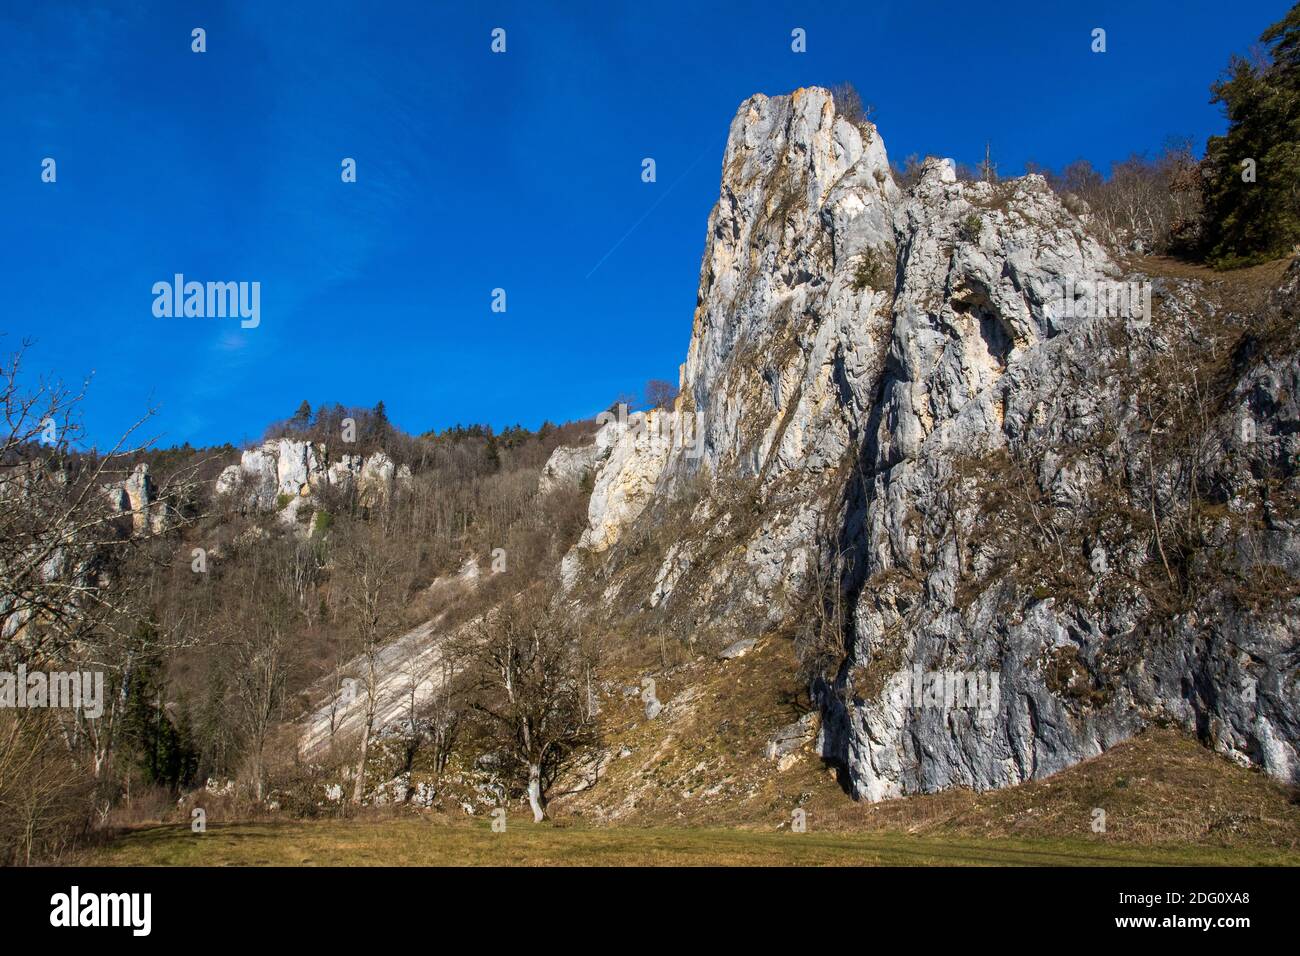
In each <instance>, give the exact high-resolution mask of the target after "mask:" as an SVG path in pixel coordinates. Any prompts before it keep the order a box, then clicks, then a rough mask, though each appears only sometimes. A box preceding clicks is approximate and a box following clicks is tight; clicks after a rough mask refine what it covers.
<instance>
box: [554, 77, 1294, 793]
mask: <svg viewBox="0 0 1300 956" xmlns="http://www.w3.org/2000/svg"><path fill="white" fill-rule="evenodd" d="M1071 208H1077V209H1078V214H1076V212H1072V211H1071V209H1070V208H1067V207H1066V206H1065V205H1064V204H1063V203H1062V202H1061V200H1060V199H1059V198H1058V197H1057V196H1056V195H1055V194H1054V193H1053V191H1052V190H1051V189H1049V187H1048V186H1047V184H1046V183H1045V182H1044V180H1043V179H1041V178H1040V177H1036V176H1026V177H1024V178H1021V179H1015V180H1009V181H1003V182H997V183H987V182H982V183H969V182H959V181H958V180H957V177H956V176H955V174H954V169H953V166H952V164H951V163H949V162H946V161H940V160H928V161H927V162H926V164H925V166H924V169H923V172H922V175H921V177H920V180H919V182H917V183H915V184H914V185H912V186H911V187H910V188H908V189H906V190H904V189H902V188H900V186H898V185H897V184H896V182H895V179H894V176H893V175H892V174H891V171H890V168H889V162H888V159H887V156H886V153H885V147H884V143H883V142H882V140H881V137H880V134H879V133H878V131H877V130H876V129H875V127H874V126H872V125H871V124H870V123H868V122H865V121H858V122H855V121H852V120H851V119H849V118H847V117H846V116H843V115H840V114H839V113H838V112H837V110H836V105H835V102H834V99H833V97H832V96H831V94H830V93H828V92H827V91H825V90H821V89H802V90H797V91H796V92H795V93H793V94H792V95H790V96H778V97H767V96H761V95H760V96H755V97H752V98H751V99H749V100H747V101H746V102H745V103H744V104H742V105H741V107H740V110H739V112H738V113H737V115H736V117H735V119H734V120H733V122H732V126H731V132H730V136H729V138H728V142H727V147H726V152H725V155H724V159H723V175H722V184H721V189H720V194H719V198H718V201H717V204H716V205H715V207H714V209H713V212H712V214H711V215H710V217H709V228H708V238H707V241H706V246H705V251H704V258H703V264H702V268H701V275H700V287H699V294H698V305H697V308H696V312H695V319H694V328H693V331H692V336H691V341H690V346H689V349H688V352H687V358H686V362H685V364H684V365H683V367H682V371H681V392H680V396H679V398H678V400H677V404H676V406H675V408H674V409H673V410H671V411H670V412H668V411H658V412H651V413H647V414H645V415H644V416H640V417H635V418H633V419H630V420H628V421H627V422H611V423H610V424H607V425H606V426H605V428H604V429H603V430H602V433H601V437H600V444H601V449H602V450H601V451H600V453H599V454H595V453H593V454H592V455H591V458H590V462H591V463H593V464H594V467H595V469H596V471H595V477H594V490H593V492H592V495H591V500H590V505H589V514H588V518H589V522H588V524H589V526H588V529H587V531H586V533H585V534H584V535H583V538H582V541H581V543H580V544H579V546H578V547H577V548H576V549H575V550H574V552H573V553H571V554H570V555H569V557H568V558H567V559H566V562H565V580H566V582H567V584H568V586H569V587H570V589H574V588H577V589H578V591H581V589H582V587H583V584H584V582H586V581H589V580H599V582H600V588H601V591H600V592H599V595H600V597H599V600H601V601H605V602H615V601H623V602H625V603H628V602H630V603H632V604H634V605H636V606H639V607H641V608H643V609H644V608H656V609H659V610H660V611H663V612H665V613H671V614H674V615H676V616H677V617H678V619H680V620H681V621H683V622H684V623H685V626H686V627H688V628H690V627H699V626H702V625H705V624H709V625H717V624H719V623H725V624H726V625H728V626H730V627H732V628H742V629H744V628H753V629H768V628H782V627H789V628H793V627H795V626H796V624H798V625H799V626H802V625H803V623H804V622H806V620H807V618H808V615H809V614H813V616H814V617H817V616H818V614H817V613H816V612H817V611H819V610H820V611H821V612H823V613H821V614H820V619H822V620H823V621H824V620H830V621H833V622H836V623H835V624H834V625H833V629H834V632H833V633H832V634H831V635H829V638H830V640H829V642H828V641H827V637H828V636H827V634H826V627H825V625H824V624H823V625H822V626H821V627H820V628H819V629H818V631H817V633H816V634H815V635H814V636H813V638H812V640H813V641H814V643H815V642H817V641H821V642H822V643H823V644H826V643H829V646H830V649H831V652H830V653H829V654H828V653H825V648H823V653H822V654H821V655H820V656H819V655H817V654H811V655H810V657H811V658H812V659H813V662H814V666H813V667H812V669H811V673H810V680H811V684H812V693H813V695H814V698H815V700H816V702H817V704H818V705H819V707H820V708H821V710H822V712H823V718H824V719H823V721H822V730H821V737H820V747H821V749H822V752H823V754H824V756H825V757H826V758H827V759H829V760H832V761H834V762H837V763H839V764H842V765H843V766H844V767H845V768H846V770H847V774H848V778H849V780H850V783H851V786H852V789H853V790H854V792H855V793H856V794H857V795H858V796H860V797H863V798H866V799H872V800H875V799H882V798H886V797H891V796H897V795H901V794H906V793H914V792H923V791H932V790H938V789H943V788H946V787H953V786H965V787H973V788H977V789H987V788H994V787H1001V786H1006V785H1009V784H1013V783H1017V782H1020V781H1023V780H1027V779H1032V778H1037V777H1042V776H1045V775H1047V774H1050V773H1052V772H1055V771H1057V770H1060V769H1062V768H1064V767H1067V766H1069V765H1070V764H1072V763H1075V762H1077V761H1078V760H1080V759H1082V758H1084V757H1087V756H1091V755H1095V754H1097V753H1100V752H1101V751H1102V750H1104V749H1106V748H1108V747H1110V746H1112V745H1113V744H1115V743H1117V742H1118V741H1121V740H1124V739H1126V738H1127V737H1129V736H1131V735H1132V734H1133V733H1135V732H1136V731H1137V730H1138V729H1140V728H1141V727H1143V726H1145V725H1147V724H1150V723H1157V722H1168V723H1174V724H1178V725H1181V726H1184V727H1186V728H1188V729H1189V730H1192V731H1194V732H1195V733H1197V734H1198V735H1199V736H1200V738H1201V739H1202V740H1203V741H1205V742H1206V743H1207V744H1209V745H1211V746H1213V747H1214V748H1215V749H1216V750H1218V751H1220V752H1222V753H1225V754H1228V755H1230V756H1232V757H1234V758H1235V759H1238V760H1240V761H1242V762H1251V763H1254V764H1257V765H1259V766H1261V767H1263V768H1265V769H1266V770H1267V771H1268V772H1269V773H1270V774H1272V775H1274V776H1275V777H1278V778H1280V779H1283V780H1287V781H1291V782H1300V756H1298V750H1300V706H1298V702H1300V643H1298V638H1297V635H1298V634H1300V629H1298V627H1297V625H1300V600H1298V599H1297V589H1296V586H1295V583H1296V577H1297V575H1298V574H1300V538H1298V537H1297V531H1298V530H1300V524H1297V508H1296V503H1297V500H1298V499H1297V494H1296V492H1297V451H1298V449H1297V441H1298V440H1297V437H1296V436H1297V434H1300V430H1298V429H1297V425H1298V424H1300V421H1298V419H1300V408H1298V407H1297V395H1300V391H1297V387H1298V386H1300V343H1298V342H1297V341H1296V336H1295V334H1294V331H1293V330H1294V329H1295V326H1296V321H1295V318H1296V317H1295V311H1296V299H1297V294H1298V292H1297V287H1298V286H1300V267H1297V266H1295V265H1293V266H1292V268H1291V270H1290V272H1289V273H1288V275H1287V277H1286V279H1285V281H1284V282H1283V283H1282V286H1281V288H1279V289H1277V290H1276V291H1275V292H1274V294H1273V295H1272V297H1271V298H1270V299H1269V303H1268V305H1267V306H1266V307H1264V308H1262V309H1260V310H1259V311H1258V312H1256V313H1253V314H1241V313H1238V312H1236V311H1234V309H1233V303H1231V302H1227V303H1225V302H1221V301H1218V302H1216V301H1214V299H1213V296H1212V295H1211V294H1210V290H1209V289H1208V288H1207V286H1206V284H1205V283H1203V282H1201V281H1199V280H1194V279H1175V278H1159V277H1154V276H1148V275H1144V274H1141V273H1140V272H1134V271H1133V270H1132V269H1130V268H1127V267H1124V266H1122V265H1121V264H1119V263H1117V262H1115V261H1113V260H1112V258H1111V257H1110V256H1109V255H1108V253H1107V252H1106V250H1105V249H1103V248H1102V246H1101V245H1099V244H1098V242H1097V241H1095V240H1094V239H1093V238H1092V237H1091V236H1090V234H1089V231H1088V228H1087V219H1086V216H1087V213H1086V209H1083V208H1081V207H1075V206H1074V205H1073V204H1071ZM1081 216H1082V218H1081ZM1119 280H1122V282H1123V285H1120V284H1118V282H1119ZM1129 283H1135V285H1131V286H1130V285H1129ZM1116 288H1118V289H1120V290H1121V291H1122V292H1123V298H1122V299H1119V298H1117V297H1116V296H1115V295H1112V294H1110V293H1109V292H1107V291H1106V290H1112V289H1116ZM1130 290H1131V291H1132V292H1133V295H1131V296H1130V295H1129V292H1130ZM1144 297H1145V298H1144ZM1117 303H1118V307H1117ZM585 462H586V460H585V459H584V463H585ZM674 502H676V503H678V504H679V505H680V504H681V503H683V502H684V503H685V506H686V507H687V508H688V509H689V510H688V512H687V514H688V516H689V518H688V520H682V519H681V518H679V519H678V520H679V521H680V522H681V523H680V524H679V525H677V526H675V527H676V528H677V533H676V534H675V536H674V539H673V541H672V543H671V544H670V545H669V546H667V547H666V548H665V549H664V551H663V553H662V554H661V555H659V556H658V558H657V559H656V560H657V561H658V568H657V571H656V573H655V574H654V575H653V581H654V583H653V585H652V586H650V587H647V586H646V585H645V583H644V578H642V577H636V576H633V575H631V574H630V573H623V572H622V571H621V569H622V568H624V567H625V564H621V563H620V557H619V550H620V542H621V541H624V540H626V539H627V537H628V535H629V534H630V532H631V531H632V529H635V528H638V527H642V526H646V525H647V524H653V523H654V522H662V521H664V520H666V516H667V515H668V514H669V509H670V508H671V507H672V505H673V503H674ZM827 581H829V582H830V586H829V587H828V586H827V584H826V582H827ZM638 589H639V590H638ZM634 591H635V593H633V592H634ZM585 599H588V600H590V599H592V598H591V597H590V592H588V596H587V597H586V598H585ZM828 607H829V608H832V609H833V610H834V611H835V613H829V614H828V613H825V612H826V610H827V608H828ZM841 612H842V613H841ZM805 639H807V638H806V637H805ZM935 672H938V673H955V674H964V675H971V674H974V675H984V676H985V677H986V678H987V677H988V676H990V675H995V680H994V681H993V686H994V687H995V688H996V694H995V695H994V697H993V700H992V705H991V707H989V708H986V710H985V712H983V713H981V712H978V711H977V710H976V709H972V708H963V707H961V706H953V705H952V704H951V703H949V704H948V705H946V706H945V705H944V704H943V702H942V700H939V701H938V702H937V703H936V704H935V706H928V705H927V702H926V701H918V700H917V699H915V695H913V696H911V697H909V696H907V695H906V694H900V693H898V688H899V687H900V686H911V684H910V683H908V681H904V682H903V684H902V685H900V680H899V678H900V675H901V676H907V675H913V674H916V675H918V681H917V685H918V687H919V684H920V680H919V675H924V674H930V673H935ZM985 686H986V687H987V686H988V685H987V684H986V685H985ZM940 696H942V695H940Z"/></svg>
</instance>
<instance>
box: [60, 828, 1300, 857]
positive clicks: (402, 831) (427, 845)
mask: <svg viewBox="0 0 1300 956" xmlns="http://www.w3.org/2000/svg"><path fill="white" fill-rule="evenodd" d="M812 826H813V824H812V823H811V820H810V828H811V827H812ZM83 862H85V863H87V864H92V865H97V866H665V865H673V866H1136V865H1193V866H1196V865H1229V866H1231V865H1241V866H1259V865H1296V864H1298V863H1300V855H1298V854H1294V853H1282V852H1278V851H1269V850H1255V849H1249V850H1242V849H1237V850H1223V849H1215V848H1205V847H1159V848H1150V847H1140V848H1139V847H1127V846H1122V845H1114V844H1105V843H1101V842H1090V841H1087V840H1082V839H1074V840H1063V839H1055V840H1025V839H1014V840H980V839H973V838H946V839H941V838H935V837H919V836H909V835H906V834H901V833H868V834H844V833H819V832H815V830H812V829H810V832H807V833H771V832H766V833H764V832H757V831H747V830H717V829H587V828H579V827H557V826H553V825H546V824H543V825H542V826H534V825H533V824H532V823H529V822H525V821H524V820H523V819H513V818H512V819H511V820H510V821H509V824H508V826H507V829H506V831H505V832H504V833H494V832H493V831H492V830H491V828H490V827H489V826H488V825H487V824H486V823H477V824H461V825H456V826H447V825H438V824H435V823H429V822H425V821H420V820H398V821H391V822H388V823H379V824H374V823H372V824H366V823H349V822H342V821H330V822H315V823H307V822H299V823H276V824H269V823H248V824H232V825H226V826H216V827H212V828H211V829H209V831H208V832H207V833H205V834H201V835H199V834H193V833H191V832H190V831H189V830H188V829H187V828H185V827H164V826H159V827H150V828H146V829H139V830H134V831H131V832H129V833H126V834H124V835H123V836H122V837H121V838H120V839H119V840H118V841H117V842H115V843H114V844H113V845H111V846H110V847H108V848H106V849H103V850H101V851H99V852H96V853H93V854H87V856H86V858H85V859H84V860H83Z"/></svg>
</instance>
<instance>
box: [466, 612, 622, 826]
mask: <svg viewBox="0 0 1300 956" xmlns="http://www.w3.org/2000/svg"><path fill="white" fill-rule="evenodd" d="M466 650H467V657H468V659H469V661H470V667H471V673H472V675H473V679H474V685H475V688H476V690H477V691H478V692H479V693H478V698H477V699H476V700H475V701H474V708H475V710H476V711H478V712H479V713H480V714H481V715H483V716H484V717H485V718H486V723H487V726H488V729H489V732H490V733H491V735H492V737H493V739H494V740H495V741H496V742H497V743H498V745H499V746H500V748H501V751H502V754H503V755H504V757H505V758H506V760H505V768H504V769H505V770H506V771H507V772H508V773H511V774H513V776H514V777H515V780H516V781H517V782H518V783H519V784H521V785H522V786H523V788H524V789H525V791H526V792H527V794H528V803H529V805H530V806H531V807H532V811H533V819H534V821H537V822H541V821H542V820H543V819H545V817H546V806H547V803H548V801H549V799H550V796H551V789H552V786H553V785H554V783H555V782H556V781H557V780H558V779H559V777H560V776H561V775H562V774H563V773H564V772H565V771H566V770H567V769H569V768H570V767H571V766H572V765H573V761H574V759H575V758H576V757H577V756H579V754H580V753H581V751H582V749H583V748H586V747H590V746H594V745H595V744H596V743H597V741H598V740H599V733H598V727H597V724H596V720H595V718H594V716H593V715H592V713H591V708H590V707H589V704H588V700H587V683H586V681H587V674H588V669H589V668H591V666H592V664H593V661H592V657H593V654H592V650H591V648H590V647H589V646H584V645H583V643H582V642H581V641H579V640H578V639H577V637H576V636H575V635H574V633H573V632H572V630H571V628H570V627H569V626H568V622H567V621H566V620H565V619H564V617H563V615H562V614H561V613H559V612H557V611H556V610H555V609H553V608H551V607H549V606H548V604H547V601H546V593H545V590H544V589H543V588H541V587H538V588H534V589H532V590H530V591H527V592H524V593H522V594H519V595H516V596H515V597H514V598H513V599H511V600H510V601H508V602H506V604H505V605H503V606H502V607H501V608H500V609H499V610H497V611H496V612H494V613H492V614H491V615H489V616H488V617H487V618H485V619H484V620H483V621H482V622H481V623H480V624H479V625H478V627H476V628H473V629H472V633H471V635H470V638H469V641H468V644H467V648H466Z"/></svg>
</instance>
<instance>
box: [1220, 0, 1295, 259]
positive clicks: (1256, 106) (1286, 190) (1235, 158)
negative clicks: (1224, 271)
mask: <svg viewBox="0 0 1300 956" xmlns="http://www.w3.org/2000/svg"><path fill="white" fill-rule="evenodd" d="M1260 40H1261V41H1262V42H1263V43H1265V44H1266V45H1267V46H1268V47H1269V59H1268V61H1266V62H1263V63H1251V62H1249V61H1247V60H1245V59H1244V58H1242V57H1239V56H1234V57H1233V58H1232V60H1231V62H1230V63H1229V65H1228V70H1227V73H1226V75H1225V76H1224V78H1223V79H1221V80H1220V81H1219V82H1217V83H1215V84H1214V86H1213V87H1211V89H1212V91H1213V93H1214V96H1213V102H1216V103H1221V104H1223V108H1224V112H1225V114H1226V115H1227V119H1228V131H1227V132H1226V133H1225V134H1224V135H1223V136H1212V137H1211V138H1210V140H1209V142H1208V143H1207V144H1206V150H1205V162H1204V164H1203V165H1202V172H1203V175H1204V177H1205V188H1204V201H1205V238H1204V244H1205V247H1206V253H1207V258H1209V260H1210V261H1211V262H1213V263H1214V264H1215V265H1218V266H1221V267H1230V266H1238V265H1248V264H1250V263H1254V262H1263V261H1265V260H1267V259H1272V258H1276V257H1278V256H1283V255H1286V254H1288V253H1289V252H1291V250H1292V248H1293V246H1294V245H1295V244H1296V243H1297V242H1300V4H1297V5H1296V6H1294V7H1292V8H1291V11H1290V12H1289V13H1288V14H1287V15H1286V17H1285V18H1283V19H1282V20H1280V21H1279V22H1277V23H1275V24H1273V25H1272V26H1271V27H1269V28H1268V29H1267V30H1265V31H1264V34H1263V35H1262V36H1261V37H1260ZM1248 161H1249V162H1248Z"/></svg>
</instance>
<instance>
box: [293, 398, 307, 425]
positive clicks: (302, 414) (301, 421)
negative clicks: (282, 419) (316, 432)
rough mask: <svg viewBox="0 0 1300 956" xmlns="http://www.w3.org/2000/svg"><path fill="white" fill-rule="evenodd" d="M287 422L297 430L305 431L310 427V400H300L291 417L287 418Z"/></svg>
mask: <svg viewBox="0 0 1300 956" xmlns="http://www.w3.org/2000/svg"><path fill="white" fill-rule="evenodd" d="M289 424H290V425H292V426H293V427H294V428H295V429H297V430H298V431H306V430H307V429H308V428H310V427H311V402H309V401H307V399H305V398H304V399H303V400H302V404H301V405H299V406H298V410H297V411H296V412H294V413H293V418H291V419H289Z"/></svg>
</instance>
